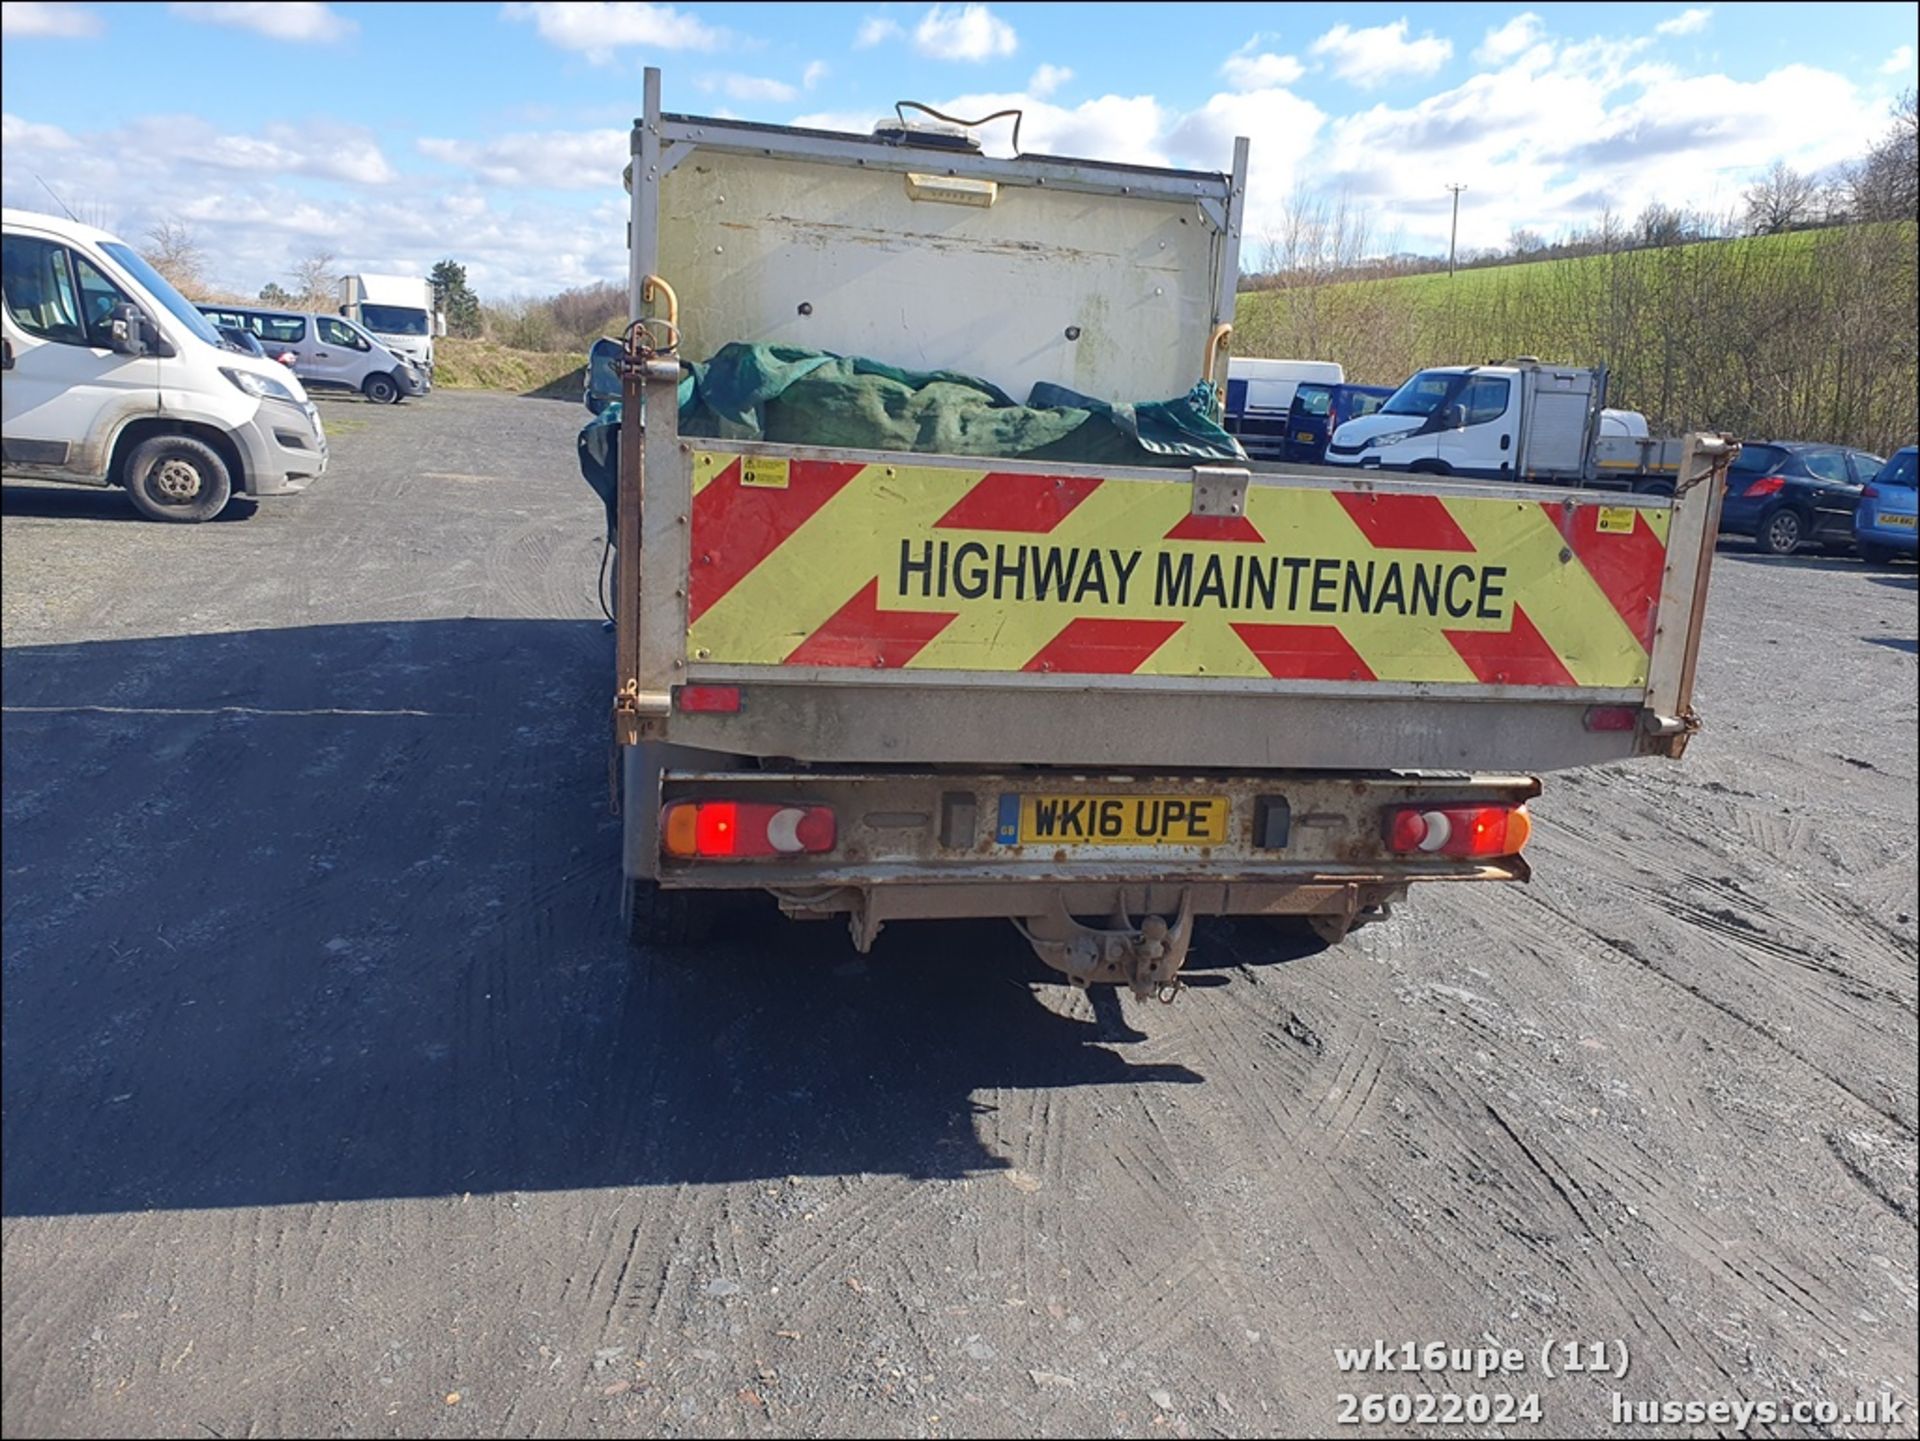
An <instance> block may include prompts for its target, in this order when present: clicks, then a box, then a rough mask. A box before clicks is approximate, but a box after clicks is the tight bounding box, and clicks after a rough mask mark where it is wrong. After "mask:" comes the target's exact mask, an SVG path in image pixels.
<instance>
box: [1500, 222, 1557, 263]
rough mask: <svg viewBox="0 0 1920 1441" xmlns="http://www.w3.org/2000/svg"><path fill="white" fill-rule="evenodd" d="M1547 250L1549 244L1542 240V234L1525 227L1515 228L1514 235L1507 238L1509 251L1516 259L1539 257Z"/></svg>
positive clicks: (1518, 226) (1517, 226)
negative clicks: (1530, 256) (1531, 256)
mask: <svg viewBox="0 0 1920 1441" xmlns="http://www.w3.org/2000/svg"><path fill="white" fill-rule="evenodd" d="M1546 248H1547V242H1546V241H1545V240H1543V239H1541V238H1540V232H1539V231H1537V230H1528V229H1527V228H1526V227H1524V226H1520V225H1516V226H1514V227H1513V233H1512V234H1511V235H1509V236H1508V237H1507V250H1508V251H1509V252H1510V253H1511V254H1513V255H1514V256H1516V257H1519V256H1529V255H1538V254H1539V253H1540V252H1541V251H1543V250H1545V249H1546Z"/></svg>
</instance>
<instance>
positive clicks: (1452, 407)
mask: <svg viewBox="0 0 1920 1441" xmlns="http://www.w3.org/2000/svg"><path fill="white" fill-rule="evenodd" d="M1606 396H1607V372H1606V368H1605V367H1604V366H1595V367H1586V366H1574V365H1544V364H1542V363H1541V362H1540V361H1538V360H1536V359H1534V358H1533V357H1532V356H1522V357H1520V358H1519V359H1517V360H1514V361H1511V362H1509V363H1507V364H1505V365H1442V366H1435V367H1433V368H1432V369H1429V370H1423V371H1421V372H1420V373H1419V374H1418V375H1415V376H1414V377H1413V378H1412V379H1411V380H1409V381H1407V382H1406V384H1404V385H1402V386H1401V387H1400V388H1399V389H1398V390H1396V391H1395V392H1394V393H1393V395H1392V396H1391V397H1389V398H1388V399H1387V401H1386V402H1385V403H1384V404H1383V405H1381V407H1380V409H1379V410H1377V411H1375V412H1374V413H1373V414H1372V415H1364V416H1361V417H1359V418H1358V419H1355V420H1350V421H1348V422H1346V424H1344V425H1342V426H1341V427H1340V428H1339V429H1338V430H1336V431H1335V432H1334V433H1333V439H1332V441H1331V442H1330V443H1329V444H1328V446H1327V455H1326V464H1328V465H1343V466H1353V467H1355V468H1357V469H1365V470H1404V471H1411V472H1413V473H1415V474H1419V475H1459V476H1470V477H1474V478H1477V479H1481V480H1520V481H1535V482H1545V483H1548V484H1554V485H1574V486H1591V487H1597V488H1600V489H1610V490H1633V491H1640V492H1643V493H1660V492H1664V493H1667V494H1671V493H1672V491H1673V485H1674V476H1675V475H1676V473H1677V472H1678V470H1679V466H1680V451H1681V442H1680V441H1679V440H1661V439H1655V438H1654V437H1652V436H1650V435H1648V433H1647V423H1646V420H1645V418H1644V417H1642V416H1640V415H1639V414H1637V413H1636V412H1634V411H1625V410H1609V409H1607V408H1606Z"/></svg>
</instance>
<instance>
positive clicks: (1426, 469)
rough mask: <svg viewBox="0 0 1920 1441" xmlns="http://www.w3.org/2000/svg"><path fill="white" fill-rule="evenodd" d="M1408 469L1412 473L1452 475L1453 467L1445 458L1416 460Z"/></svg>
mask: <svg viewBox="0 0 1920 1441" xmlns="http://www.w3.org/2000/svg"><path fill="white" fill-rule="evenodd" d="M1407 471H1408V473H1409V474H1411V475H1452V474H1453V467H1452V466H1450V465H1448V464H1447V463H1446V462H1445V461H1444V460H1416V461H1415V462H1414V463H1413V464H1412V465H1410V466H1408V467H1407Z"/></svg>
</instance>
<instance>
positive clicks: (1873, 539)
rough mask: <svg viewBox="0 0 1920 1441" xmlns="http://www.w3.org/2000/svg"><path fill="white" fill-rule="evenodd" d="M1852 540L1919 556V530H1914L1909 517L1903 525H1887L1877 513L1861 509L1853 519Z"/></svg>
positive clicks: (1882, 516) (1883, 518)
mask: <svg viewBox="0 0 1920 1441" xmlns="http://www.w3.org/2000/svg"><path fill="white" fill-rule="evenodd" d="M1853 538H1854V539H1855V540H1856V541H1858V542H1860V543H1861V544H1863V545H1872V546H1878V547H1879V548H1880V549H1882V550H1893V551H1899V552H1900V553H1901V554H1902V555H1914V554H1920V530H1917V529H1916V528H1915V525H1914V523H1913V517H1911V516H1909V517H1908V518H1907V524H1905V525H1889V524H1887V521H1886V517H1885V516H1884V515H1882V514H1881V513H1880V512H1879V511H1877V510H1872V511H1870V510H1866V509H1862V510H1861V512H1860V513H1859V514H1858V515H1857V516H1855V517H1854V522H1853Z"/></svg>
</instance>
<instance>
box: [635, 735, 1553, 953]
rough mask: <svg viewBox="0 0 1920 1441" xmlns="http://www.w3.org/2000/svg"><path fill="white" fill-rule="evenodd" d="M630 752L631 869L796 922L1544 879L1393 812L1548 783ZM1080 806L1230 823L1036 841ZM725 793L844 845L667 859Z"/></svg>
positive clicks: (1335, 900)
mask: <svg viewBox="0 0 1920 1441" xmlns="http://www.w3.org/2000/svg"><path fill="white" fill-rule="evenodd" d="M628 755H629V763H628V769H627V784H626V797H625V799H626V803H627V805H626V810H627V829H628V872H629V874H632V875H637V876H642V877H647V878H652V879H658V880H659V882H660V884H661V885H662V886H664V887H669V888H684V889H694V890H702V889H705V890H740V889H760V890H769V891H772V892H774V893H775V894H776V895H777V896H779V897H780V898H781V901H782V904H783V905H785V906H787V908H788V909H790V910H793V911H796V912H810V911H836V910H848V909H851V908H852V907H853V905H854V904H855V903H856V902H857V901H859V900H860V899H861V898H862V897H864V896H867V895H872V894H879V893H883V892H884V893H886V894H888V895H892V896H895V897H910V898H911V899H910V900H909V901H908V902H906V903H905V904H906V906H907V908H906V909H902V910H897V911H893V912H892V913H894V914H901V915H905V914H915V915H926V916H971V915H1033V914H1039V913H1040V911H1041V910H1043V909H1044V908H1045V907H1044V905H1042V904H1041V902H1042V901H1043V900H1045V899H1047V898H1050V897H1052V896H1054V895H1056V894H1058V895H1061V896H1063V897H1064V898H1065V899H1066V901H1067V909H1068V910H1069V911H1070V912H1073V913H1076V914H1079V913H1094V914H1105V913H1109V912H1111V911H1112V910H1113V909H1114V908H1115V904H1116V898H1117V899H1118V900H1119V901H1122V902H1125V903H1126V904H1127V906H1128V907H1129V908H1130V909H1133V910H1136V911H1138V910H1142V909H1152V908H1154V906H1155V905H1156V904H1157V903H1158V901H1160V900H1163V899H1164V898H1165V897H1166V896H1168V895H1172V894H1174V893H1176V892H1179V891H1182V890H1186V889H1191V890H1193V891H1194V901H1195V906H1196V909H1197V910H1198V911H1199V912H1201V913H1203V914H1268V913H1272V914H1282V913H1311V912H1317V911H1321V910H1325V909H1335V908H1338V907H1339V906H1341V905H1343V904H1344V903H1345V899H1346V898H1347V897H1349V896H1350V895H1351V894H1352V893H1353V892H1354V891H1355V890H1356V889H1365V890H1368V891H1379V890H1383V889H1384V890H1394V889H1397V888H1399V887H1402V886H1405V885H1406V884H1408V883H1409V882H1411V881H1415V880H1520V879H1525V877H1526V874H1527V871H1526V866H1525V863H1524V862H1523V861H1521V860H1520V858H1519V857H1518V856H1510V857H1495V858H1484V859H1455V858H1450V857H1444V856H1417V857H1409V856H1403V855H1396V854H1394V853H1392V852H1390V851H1389V850H1388V849H1387V846H1386V842H1385V830H1384V821H1385V817H1386V814H1387V812H1388V811H1389V810H1390V809H1392V808H1394V807H1397V806H1402V805H1407V804H1412V803H1418V804H1422V805H1438V804H1442V803H1446V804H1453V803H1460V802H1475V803H1501V804H1509V805H1517V804H1520V803H1521V802H1524V801H1526V800H1528V799H1530V798H1531V797H1533V796H1535V795H1538V794H1539V792H1540V782H1539V781H1538V780H1537V779H1535V778H1534V777H1531V776H1513V775H1505V776H1446V775H1431V776H1428V775H1404V774H1398V775H1397V774H1381V775H1344V776H1324V775H1314V774H1297V773H1296V774H1259V775H1247V774H1241V775H1233V774H1218V773H1216V774H1204V775H1196V774H1191V773H1187V774H1169V773H1165V772H1161V773H1139V774H1133V775H1119V774H1114V773H1095V774H1088V773H1078V774H1076V773H1072V772H1068V771H1037V770H1034V771H971V772H970V771H952V772H941V773H934V772H927V771H896V770H884V769H880V768H873V769H866V770H823V771H793V772H778V771H727V770H721V771H714V770H704V769H691V768H687V769H680V768H659V769H651V770H649V768H648V767H647V765H646V760H647V755H646V748H645V747H638V748H634V749H633V750H631V751H629V752H628ZM682 759H685V757H682ZM1078 795H1099V796H1105V797H1125V798H1127V799H1128V800H1129V801H1132V800H1135V799H1139V800H1146V801H1153V800H1156V799H1160V798H1177V799H1188V800H1191V799H1194V798H1200V797H1210V798H1218V799H1220V800H1224V801H1225V803H1226V810H1227V815H1226V822H1225V825H1224V828H1223V831H1222V833H1221V834H1220V835H1219V836H1218V837H1216V838H1214V839H1213V841H1212V843H1209V844H1179V843H1172V842H1162V843H1158V844H1142V843H1128V844H1110V845H1103V844H1093V843H1088V842H1085V841H1080V840H1073V839H1035V838H1033V837H1032V836H1029V835H1025V834H1023V833H1022V832H1021V830H1020V824H1021V823H1020V822H1019V820H1018V819H1017V815H1018V811H1019V802H1020V801H1021V800H1022V799H1032V798H1037V797H1052V796H1078ZM712 799H727V800H734V801H739V802H765V803H769V804H774V805H782V806H784V805H796V806H827V807H831V808H832V810H833V812H834V815H835V818H836V826H837V833H836V838H835V845H834V848H833V850H831V851H829V852H826V853H824V854H820V855H814V856H772V857H763V858H743V859H703V860H689V859H679V858H672V857H663V856H662V855H661V853H660V849H659V826H658V816H659V813H660V810H661V808H662V807H663V806H665V805H669V804H672V803H673V802H675V801H685V800H712ZM846 893H851V894H846ZM887 904H888V908H889V909H891V907H893V906H894V905H896V904H900V903H899V902H897V901H896V902H889V903H887Z"/></svg>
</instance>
